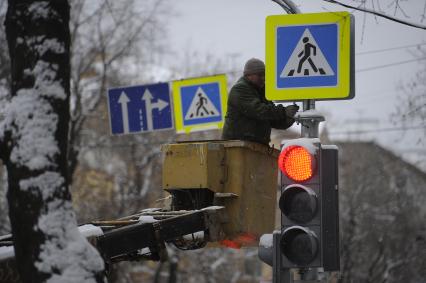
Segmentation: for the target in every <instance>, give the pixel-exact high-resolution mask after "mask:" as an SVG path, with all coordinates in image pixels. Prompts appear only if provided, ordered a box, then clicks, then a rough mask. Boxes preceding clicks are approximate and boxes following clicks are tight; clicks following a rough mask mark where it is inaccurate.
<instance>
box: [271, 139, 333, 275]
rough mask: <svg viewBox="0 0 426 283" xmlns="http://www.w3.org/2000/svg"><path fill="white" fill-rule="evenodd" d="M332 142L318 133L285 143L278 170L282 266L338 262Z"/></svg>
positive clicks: (326, 265)
mask: <svg viewBox="0 0 426 283" xmlns="http://www.w3.org/2000/svg"><path fill="white" fill-rule="evenodd" d="M337 153H338V149H337V147H336V146H324V145H321V144H320V142H319V140H318V139H296V140H292V141H291V142H289V143H287V144H285V145H284V146H283V148H282V151H281V154H280V156H279V159H278V166H279V168H280V170H281V172H282V174H281V197H280V200H279V207H280V210H281V237H280V241H279V247H276V248H279V250H280V252H281V254H282V260H280V262H281V263H282V267H284V268H311V267H323V268H324V270H325V271H335V270H339V268H340V264H339V261H340V258H339V212H338V179H337V178H338V176H337Z"/></svg>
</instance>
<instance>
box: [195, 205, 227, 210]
mask: <svg viewBox="0 0 426 283" xmlns="http://www.w3.org/2000/svg"><path fill="white" fill-rule="evenodd" d="M223 208H225V207H224V206H208V207H205V208H203V209H200V210H219V209H223Z"/></svg>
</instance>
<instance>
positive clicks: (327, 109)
mask: <svg viewBox="0 0 426 283" xmlns="http://www.w3.org/2000/svg"><path fill="white" fill-rule="evenodd" d="M293 2H294V3H296V4H297V5H298V6H299V8H300V10H301V11H302V12H304V13H309V12H327V11H344V10H347V9H345V8H343V7H341V6H337V5H333V4H329V3H326V2H324V1H321V0H293ZM342 2H345V3H348V4H352V5H355V4H356V2H352V1H348V0H342ZM375 2H376V1H375ZM380 2H381V3H383V4H382V9H383V10H385V11H386V13H388V14H391V15H394V12H395V11H394V9H393V8H392V7H391V8H388V6H387V3H391V2H393V1H390V0H389V1H380ZM172 3H173V4H172V5H173V6H174V8H173V9H174V11H176V12H177V14H178V16H177V17H171V18H169V19H168V20H167V21H166V23H165V24H166V27H167V29H168V31H169V34H170V37H169V40H170V42H172V43H173V44H172V45H173V46H174V48H175V50H179V49H184V48H186V47H187V46H191V48H192V49H193V50H197V51H200V52H205V53H212V54H214V55H216V56H217V57H221V56H224V55H225V54H237V55H238V57H237V61H236V62H237V65H239V66H240V68H242V66H243V65H244V62H245V61H246V60H247V59H249V58H251V57H257V58H260V59H264V58H265V18H266V17H267V16H268V15H276V14H282V13H283V10H282V9H281V7H279V6H278V5H277V4H276V3H274V2H272V1H270V0H215V1H210V0H179V1H174V2H172ZM400 3H401V5H402V8H403V9H404V12H405V13H406V14H407V15H408V16H410V17H409V18H407V17H405V16H404V15H403V14H402V12H401V11H397V13H396V15H394V16H395V17H398V18H401V19H404V20H408V21H411V22H417V23H422V22H421V20H422V19H421V16H422V13H423V11H424V8H425V1H424V0H408V1H404V2H400ZM351 12H354V13H353V14H354V16H355V21H356V29H355V30H356V54H357V55H356V70H358V72H356V94H355V98H354V99H353V100H350V101H330V102H317V109H318V110H320V111H322V112H323V113H325V114H326V120H327V123H328V128H329V131H330V132H342V131H351V130H360V129H379V128H380V129H383V128H389V127H393V125H392V124H390V122H389V118H390V115H391V113H392V112H393V111H394V110H395V107H396V104H397V103H398V96H402V95H403V93H401V92H399V91H398V90H397V85H398V83H400V82H404V81H408V80H409V79H410V78H412V77H414V76H415V74H416V72H417V71H418V70H419V69H420V66H421V65H420V63H416V62H413V63H406V64H398V65H394V66H391V67H386V68H378V69H376V70H371V71H362V70H365V69H367V68H371V67H377V66H383V65H387V64H393V63H398V62H402V61H406V60H412V59H414V58H413V56H412V54H411V52H410V51H413V50H414V49H415V47H412V48H403V49H398V50H391V51H382V52H378V53H370V54H361V53H364V52H367V51H374V50H383V49H389V48H394V47H401V46H409V45H415V44H424V45H423V47H424V48H426V31H425V30H422V29H417V28H412V27H408V26H405V25H401V24H398V23H395V22H392V21H389V20H386V19H383V18H377V17H374V16H373V15H367V14H365V13H362V12H356V11H351ZM422 24H423V25H426V21H423V23H422ZM423 64H424V63H423ZM227 71H229V70H223V72H227ZM360 119H362V120H360ZM296 129H297V130H298V128H296ZM298 131H299V130H298ZM421 131H422V130H415V131H409V132H406V134H405V139H404V140H403V142H402V140H401V135H402V134H403V133H402V132H380V133H372V134H365V133H364V134H362V135H357V138H361V139H363V140H375V141H377V142H379V143H380V144H382V145H384V146H385V147H387V148H391V149H393V150H394V151H395V152H396V153H398V154H399V155H402V154H406V151H403V149H404V148H406V147H407V145H406V144H407V142H410V141H413V140H414V138H413V137H414V136H416V135H417V136H419V135H420V134H422V132H421ZM333 137H334V138H339V139H343V138H347V135H334V136H333ZM352 138H354V136H353V135H352ZM402 143H403V144H404V145H403V146H402ZM409 147H410V149H411V150H412V149H418V150H420V151H421V155H419V152H416V154H415V156H417V158H419V156H421V158H422V159H423V160H424V159H425V157H426V150H425V144H424V143H423V144H415V143H414V142H411V144H410V146H409ZM424 166H425V167H426V163H425V164H424Z"/></svg>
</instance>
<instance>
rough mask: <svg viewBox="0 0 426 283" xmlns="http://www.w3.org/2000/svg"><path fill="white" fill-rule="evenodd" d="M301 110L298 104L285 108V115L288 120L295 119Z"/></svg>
mask: <svg viewBox="0 0 426 283" xmlns="http://www.w3.org/2000/svg"><path fill="white" fill-rule="evenodd" d="M298 110H299V106H297V105H296V104H293V105H289V106H287V107H286V108H285V114H286V116H287V117H288V118H294V115H296V112H297V111H298Z"/></svg>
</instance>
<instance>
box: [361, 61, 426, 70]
mask: <svg viewBox="0 0 426 283" xmlns="http://www.w3.org/2000/svg"><path fill="white" fill-rule="evenodd" d="M425 59H426V57H423V58H416V59H411V60H406V61H401V62H395V63H391V64H386V65H380V66H374V67H369V68H365V69H359V70H356V71H355V72H357V73H362V72H368V71H372V70H377V69H382V68H387V67H392V66H397V65H402V64H407V63H412V62H418V61H420V60H425Z"/></svg>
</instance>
